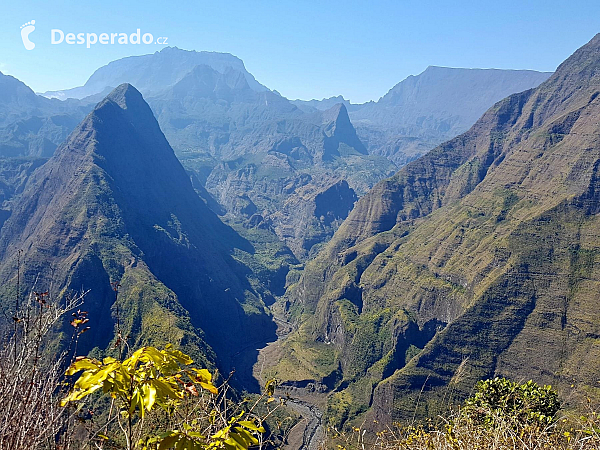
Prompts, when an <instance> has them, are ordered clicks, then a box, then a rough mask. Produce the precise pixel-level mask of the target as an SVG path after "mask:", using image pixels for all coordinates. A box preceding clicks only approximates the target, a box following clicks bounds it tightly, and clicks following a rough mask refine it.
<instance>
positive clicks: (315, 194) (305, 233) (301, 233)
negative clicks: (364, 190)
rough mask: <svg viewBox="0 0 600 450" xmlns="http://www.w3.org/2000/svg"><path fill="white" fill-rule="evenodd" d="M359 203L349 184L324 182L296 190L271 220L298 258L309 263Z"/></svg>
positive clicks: (333, 181)
mask: <svg viewBox="0 0 600 450" xmlns="http://www.w3.org/2000/svg"><path fill="white" fill-rule="evenodd" d="M357 199H358V198H357V196H356V193H355V192H354V190H353V189H352V188H350V186H348V183H347V182H346V181H345V180H321V181H320V182H318V183H317V184H308V185H305V186H302V187H301V188H299V189H297V190H295V192H294V195H292V196H290V197H289V198H288V199H287V200H286V201H285V203H284V204H283V207H282V208H281V209H280V210H279V211H277V212H275V213H274V214H272V215H270V216H268V217H267V219H268V220H269V222H270V224H271V226H272V227H273V229H274V230H275V232H276V233H277V235H278V236H279V237H280V239H281V240H282V241H283V242H285V244H286V245H287V246H288V247H289V248H290V249H291V250H292V252H294V255H296V257H297V258H298V259H300V260H306V259H307V258H308V257H309V256H310V255H311V254H312V253H314V252H315V250H316V249H317V248H318V244H321V243H323V242H327V241H328V240H329V239H330V238H331V236H332V235H333V233H334V231H335V230H336V229H337V227H338V226H339V224H340V223H341V222H342V221H343V220H344V219H345V218H346V217H348V213H349V212H350V211H351V210H352V208H353V206H354V203H355V202H356V200H357Z"/></svg>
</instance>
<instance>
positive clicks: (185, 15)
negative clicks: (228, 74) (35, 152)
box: [0, 0, 600, 102]
mask: <svg viewBox="0 0 600 450" xmlns="http://www.w3.org/2000/svg"><path fill="white" fill-rule="evenodd" d="M2 13H3V14H2V15H1V16H0V42H1V44H0V71H2V72H3V73H7V74H11V75H14V76H15V77H17V78H19V79H20V80H22V81H24V82H25V83H26V84H28V85H29V86H30V87H32V88H33V89H34V90H35V91H38V92H40V91H45V90H56V89H64V88H69V87H74V86H79V85H82V84H83V83H84V82H85V81H86V80H87V78H88V77H89V76H90V75H91V74H92V72H93V71H94V70H95V69H97V68H98V67H100V66H102V65H104V64H106V63H108V62H110V61H112V60H115V59H118V58H122V57H124V56H129V55H137V54H145V53H153V52H155V51H157V50H160V49H161V48H162V46H161V45H155V44H152V45H143V44H142V45H132V44H129V45H99V44H96V45H93V46H91V48H90V49H87V48H86V46H85V45H67V44H65V43H62V44H59V45H51V44H50V30H51V29H52V28H57V29H61V30H63V31H64V32H65V33H68V32H74V33H79V32H86V33H88V32H89V33H96V34H100V33H102V32H107V33H110V32H126V33H128V34H129V33H132V32H134V31H135V30H136V29H137V28H140V29H141V32H142V34H143V33H145V32H149V33H152V34H153V36H154V37H155V38H156V37H159V36H161V37H163V36H166V37H168V43H169V45H172V46H177V47H180V48H184V49H187V50H210V51H222V52H229V53H232V54H234V55H236V56H238V57H240V58H241V59H242V60H243V61H244V63H245V65H246V68H247V69H248V70H249V71H250V72H251V73H252V74H253V75H254V76H255V77H256V78H257V80H259V81H260V82H261V83H263V84H265V85H266V86H268V87H269V88H271V89H277V90H278V91H279V92H281V94H282V95H284V96H286V97H288V98H292V99H293V98H302V99H310V98H323V97H329V96H332V95H338V94H342V95H344V96H345V97H346V98H349V99H350V100H352V101H353V102H364V101H368V100H372V99H373V100H376V99H377V98H379V97H380V96H382V95H384V94H385V93H386V92H387V90H388V89H390V88H391V87H392V86H393V85H394V84H396V83H397V82H398V81H400V80H402V79H404V78H406V77H407V76H408V75H411V74H418V73H420V72H422V71H423V70H424V69H425V68H426V67H427V66H428V65H440V66H451V67H485V68H487V67H495V68H505V69H535V70H543V71H551V70H554V69H555V68H556V66H557V65H558V64H559V63H560V62H562V61H563V60H564V59H565V58H567V57H568V56H569V55H570V54H571V53H573V51H575V50H576V49H577V48H578V47H580V46H581V45H583V44H585V43H586V42H587V41H589V40H590V39H591V38H592V37H593V36H594V35H595V34H596V33H598V32H600V1H597V0H587V1H577V0H575V1H569V2H567V1H564V0H563V1H554V0H545V1H542V0H536V1H527V0H521V1H494V2H489V1H484V0H480V1H460V0H455V1H431V0H419V1H377V0H372V1H369V0H364V1H353V0H345V1H337V0H331V1H328V0H321V1H309V0H296V1H287V0H279V1H271V0H262V1H261V0H255V1H252V0H246V1H229V0H222V1H212V2H206V1H187V2H183V1H155V0H146V1H143V2H139V1H136V2H125V1H124V0H120V1H117V0H103V1H93V0H90V1H86V2H82V1H58V0H56V1H52V0H33V1H16V2H8V1H7V2H5V4H4V5H3V6H2ZM32 19H34V20H35V21H36V29H35V31H34V32H33V33H32V34H31V40H32V41H33V42H35V43H36V48H35V49H33V50H31V51H27V50H25V48H24V46H23V44H22V43H21V36H20V26H21V25H22V24H24V23H25V22H29V21H30V20H32Z"/></svg>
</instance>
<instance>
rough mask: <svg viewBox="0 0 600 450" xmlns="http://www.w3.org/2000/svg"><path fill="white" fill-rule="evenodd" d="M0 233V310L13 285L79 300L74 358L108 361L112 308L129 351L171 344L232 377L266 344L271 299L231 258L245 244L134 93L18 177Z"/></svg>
mask: <svg viewBox="0 0 600 450" xmlns="http://www.w3.org/2000/svg"><path fill="white" fill-rule="evenodd" d="M14 203H15V205H14V209H13V213H12V215H11V216H10V217H9V218H8V220H7V221H6V223H5V224H4V226H3V227H2V230H1V234H0V261H2V263H1V265H0V279H1V280H2V286H3V294H4V295H3V299H4V302H3V305H2V308H3V309H4V310H5V311H6V310H10V308H11V307H12V305H11V304H10V300H9V299H10V298H14V294H15V292H14V289H15V285H16V280H15V278H16V276H17V272H16V258H17V256H18V251H19V250H22V255H21V283H22V286H23V285H24V286H26V287H27V288H33V289H41V290H45V289H50V290H51V291H52V294H53V296H54V297H55V298H56V299H58V300H59V299H60V298H62V297H64V296H65V295H68V293H69V291H73V290H76V291H79V290H81V289H84V290H88V289H89V293H88V294H87V295H86V299H85V309H86V310H87V311H88V312H89V314H90V325H91V327H92V329H91V331H90V332H88V333H86V334H85V335H83V336H82V341H81V345H80V351H82V352H84V353H85V352H87V351H90V350H92V349H95V350H94V352H103V351H105V350H108V347H109V344H110V343H111V341H112V340H113V338H114V326H115V320H116V312H117V306H116V305H115V303H114V292H112V289H111V284H110V283H111V282H118V283H119V284H120V285H121V287H120V290H119V300H118V302H119V305H118V306H119V311H120V316H121V317H120V319H119V320H120V322H121V326H122V328H123V335H125V336H127V335H129V336H130V339H131V344H132V345H136V346H137V345H142V344H145V343H153V344H154V345H157V344H160V343H162V342H167V341H172V342H173V343H175V344H177V345H179V346H181V347H182V348H184V349H186V350H188V351H190V352H191V353H192V354H193V355H194V356H195V357H197V358H199V359H200V361H201V362H202V361H204V362H205V363H206V364H209V365H211V364H215V363H217V360H218V363H219V367H220V368H221V369H222V370H225V371H228V370H230V369H231V367H232V360H231V358H232V357H233V355H234V353H235V352H236V351H238V350H239V349H240V348H243V347H245V346H247V345H248V344H249V343H253V342H262V341H264V340H269V339H274V331H275V330H274V325H273V323H272V320H271V319H270V316H269V313H268V311H267V310H266V308H265V305H264V302H263V298H264V297H268V296H271V294H270V293H269V292H268V290H266V289H264V288H263V287H262V284H261V283H260V282H259V281H258V280H256V279H255V278H253V277H254V275H253V274H252V272H251V270H250V269H249V268H248V267H247V266H245V265H244V264H243V263H242V262H241V261H240V259H239V257H238V256H239V255H240V254H245V255H247V256H246V258H247V259H251V258H252V255H253V253H254V249H253V247H252V245H251V244H250V243H249V242H248V241H246V240H244V239H243V238H241V237H240V236H239V235H238V234H237V233H236V232H234V231H233V230H232V229H231V228H229V227H227V226H226V225H224V224H223V223H222V222H221V221H220V219H219V218H218V217H217V216H216V214H214V213H213V212H212V211H211V210H210V209H209V207H208V206H207V205H206V204H205V202H203V201H202V199H201V198H200V197H199V196H198V195H197V193H196V192H195V191H194V189H193V187H192V184H191V181H190V178H189V176H188V175H187V174H186V173H185V171H184V169H183V167H182V166H181V164H180V163H179V161H178V160H177V158H176V157H175V154H174V152H173V150H172V149H171V147H170V145H169V144H168V142H167V140H166V139H165V137H164V135H163V134H162V132H161V130H160V128H159V126H158V123H157V121H156V119H155V118H154V116H153V113H152V111H151V110H150V108H149V106H148V105H147V103H146V102H145V101H144V99H143V98H142V96H141V94H140V93H139V92H138V91H137V90H136V89H135V88H133V87H132V86H131V85H127V84H124V85H121V86H119V87H118V88H116V89H115V90H114V91H113V92H112V93H111V94H110V95H109V96H108V97H107V98H106V99H104V100H103V101H102V102H100V103H99V104H98V105H97V106H96V108H95V109H94V110H93V111H92V112H91V113H90V114H89V115H88V116H87V117H86V118H85V119H84V120H83V122H82V123H81V124H80V125H79V126H78V127H77V128H76V129H75V130H74V131H73V133H72V134H71V135H70V137H69V138H68V139H67V141H66V142H65V143H64V144H63V145H61V146H60V147H59V149H57V151H56V153H55V155H54V156H53V157H52V158H51V159H50V160H49V161H48V162H47V163H45V164H44V165H43V166H41V167H40V168H38V169H36V170H35V171H34V172H33V174H32V175H31V176H30V178H29V180H28V182H27V185H26V186H25V188H24V189H23V192H22V194H20V195H19V196H18V197H17V198H16V199H15V202H14Z"/></svg>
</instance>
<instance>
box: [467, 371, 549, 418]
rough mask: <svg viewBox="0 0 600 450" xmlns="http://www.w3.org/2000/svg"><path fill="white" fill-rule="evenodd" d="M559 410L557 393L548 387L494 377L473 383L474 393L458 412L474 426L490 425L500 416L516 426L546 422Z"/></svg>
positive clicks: (531, 382) (530, 382)
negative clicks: (472, 422)
mask: <svg viewBox="0 0 600 450" xmlns="http://www.w3.org/2000/svg"><path fill="white" fill-rule="evenodd" d="M559 410H560V401H559V400H558V393H556V391H554V390H552V387H551V386H539V385H537V384H536V383H534V382H533V381H531V380H529V381H528V382H526V383H522V384H520V383H516V382H514V381H511V380H509V379H506V378H499V377H496V378H494V379H491V380H485V381H479V382H478V383H477V385H476V386H475V395H474V396H473V397H471V398H470V399H468V400H467V401H466V402H465V406H464V408H463V409H462V413H463V415H466V416H468V417H469V418H471V419H472V420H473V421H474V422H475V424H477V425H488V426H493V425H495V424H496V423H497V422H498V420H499V419H502V420H503V421H505V422H507V423H512V425H513V426H514V427H515V428H517V429H518V428H522V427H526V426H533V425H540V426H546V425H549V424H551V423H553V422H554V421H555V420H556V413H557V412H558V411H559Z"/></svg>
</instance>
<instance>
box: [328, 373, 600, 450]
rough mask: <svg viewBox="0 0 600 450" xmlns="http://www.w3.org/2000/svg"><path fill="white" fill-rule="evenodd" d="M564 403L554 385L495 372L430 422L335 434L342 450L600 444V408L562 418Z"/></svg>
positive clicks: (569, 449)
mask: <svg viewBox="0 0 600 450" xmlns="http://www.w3.org/2000/svg"><path fill="white" fill-rule="evenodd" d="M559 409H560V403H559V401H558V395H557V393H556V392H555V391H553V390H552V388H551V387H550V386H539V385H537V384H536V383H534V382H532V381H528V382H527V383H522V384H520V383H515V382H513V381H510V380H507V379H505V378H494V379H492V380H486V381H480V382H479V383H478V384H477V386H476V388H475V393H474V395H473V397H471V398H470V399H468V400H467V401H466V402H465V404H464V405H463V407H461V408H460V409H458V410H455V411H448V413H446V414H445V415H442V416H439V417H437V418H435V419H429V420H428V422H427V423H426V424H425V425H404V424H400V423H396V424H394V425H393V426H390V427H387V428H385V429H383V430H381V431H379V432H377V433H375V434H371V433H368V432H367V431H366V430H365V429H364V428H362V427H359V428H353V429H352V431H351V432H349V433H343V432H342V433H340V432H337V431H336V430H330V433H329V435H330V438H331V440H332V442H333V443H334V445H336V446H337V448H338V449H340V450H341V449H355V448H358V449H402V450H409V449H410V450H542V449H548V450H550V449H552V450H600V417H599V415H598V414H597V412H595V411H591V410H590V411H589V413H588V414H587V415H582V416H579V417H577V418H566V417H564V418H560V417H558V416H557V413H558V411H559ZM582 409H583V408H582ZM374 425H375V426H377V424H374Z"/></svg>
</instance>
